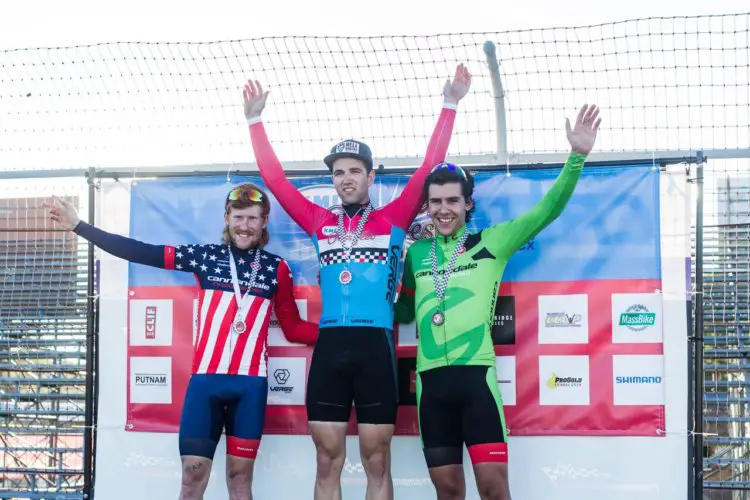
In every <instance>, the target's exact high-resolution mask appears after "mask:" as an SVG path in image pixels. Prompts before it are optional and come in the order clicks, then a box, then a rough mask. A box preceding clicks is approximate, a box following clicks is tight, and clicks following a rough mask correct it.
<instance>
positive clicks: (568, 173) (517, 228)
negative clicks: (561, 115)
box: [484, 105, 601, 259]
mask: <svg viewBox="0 0 750 500" xmlns="http://www.w3.org/2000/svg"><path fill="white" fill-rule="evenodd" d="M598 115H599V109H598V108H597V107H596V106H595V105H594V106H591V107H590V108H589V107H588V105H585V106H583V107H582V108H581V110H580V112H579V113H578V118H577V120H576V125H575V128H574V129H571V127H570V120H567V119H566V122H565V129H566V132H567V135H568V141H569V142H570V145H571V152H570V155H569V156H568V160H567V161H566V162H565V166H564V167H563V169H562V172H560V175H559V176H558V177H557V179H556V180H555V182H554V184H552V187H551V188H550V189H549V191H548V192H547V194H545V195H544V197H543V198H542V199H541V200H540V201H539V202H538V203H537V204H536V205H534V207H532V208H531V210H529V211H528V212H526V213H524V214H523V215H521V216H519V217H516V218H515V219H512V220H510V221H508V222H503V223H501V224H497V225H495V226H492V227H490V228H488V229H486V230H485V231H484V234H485V240H486V241H487V242H488V246H489V250H490V252H492V253H493V254H494V255H496V256H502V257H504V258H506V259H509V258H510V256H511V255H513V253H514V252H515V251H516V250H518V249H519V248H520V247H521V245H523V244H524V243H526V242H527V241H529V240H530V239H531V238H533V237H534V236H536V235H537V234H538V233H539V232H540V231H541V230H542V229H544V228H545V227H547V226H548V225H550V224H551V223H552V222H553V221H554V220H555V219H557V218H558V217H559V216H560V214H561V213H562V211H563V209H564V208H565V206H566V205H567V203H568V201H569V200H570V197H571V196H572V195H573V191H574V190H575V187H576V185H577V184H578V180H579V178H580V176H581V171H582V170H583V164H584V162H585V160H586V156H587V155H588V154H589V153H590V152H591V149H592V148H593V146H594V142H595V141H596V133H597V131H598V129H599V124H600V123H601V118H598Z"/></svg>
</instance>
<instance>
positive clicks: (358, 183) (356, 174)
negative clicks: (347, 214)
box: [332, 158, 375, 205]
mask: <svg viewBox="0 0 750 500" xmlns="http://www.w3.org/2000/svg"><path fill="white" fill-rule="evenodd" d="M332 176H333V185H334V187H335V188H336V193H338V195H339V198H341V201H342V202H343V203H344V205H355V204H359V205H361V204H363V203H366V202H367V200H368V199H369V189H370V186H371V185H372V182H373V180H375V172H374V171H372V170H370V171H369V172H368V171H367V167H366V166H365V164H364V162H362V160H358V159H356V158H339V159H338V160H336V161H335V162H334V163H333V171H332Z"/></svg>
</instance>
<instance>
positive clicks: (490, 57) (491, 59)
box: [484, 40, 508, 163]
mask: <svg viewBox="0 0 750 500" xmlns="http://www.w3.org/2000/svg"><path fill="white" fill-rule="evenodd" d="M484 54H485V56H486V57H487V66H488V67H489V70H490V81H492V93H493V97H494V98H495V121H496V122H497V123H496V126H497V130H496V140H497V159H498V161H501V162H503V163H507V161H508V138H507V135H508V130H507V127H506V123H505V92H504V91H503V80H502V78H501V77H500V65H499V64H498V63H497V55H496V51H495V44H494V43H492V42H491V41H489V40H487V41H486V42H484Z"/></svg>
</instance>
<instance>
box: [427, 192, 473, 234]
mask: <svg viewBox="0 0 750 500" xmlns="http://www.w3.org/2000/svg"><path fill="white" fill-rule="evenodd" d="M471 208H472V202H471V200H468V201H467V200H466V199H465V198H464V195H463V193H462V192H461V184H460V183H459V182H447V183H445V184H430V187H429V190H428V193H427V211H428V212H429V213H430V216H431V217H432V223H433V224H435V231H437V233H438V234H440V235H442V236H450V235H451V234H453V233H455V232H456V231H458V230H459V229H461V227H463V226H464V225H465V224H466V212H468V211H469V210H471Z"/></svg>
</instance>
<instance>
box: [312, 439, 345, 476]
mask: <svg viewBox="0 0 750 500" xmlns="http://www.w3.org/2000/svg"><path fill="white" fill-rule="evenodd" d="M345 458H346V453H345V449H338V448H332V447H325V446H319V447H318V450H317V456H316V459H317V465H318V477H319V478H321V479H335V478H338V477H339V476H341V471H342V469H343V468H344V460H345Z"/></svg>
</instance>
